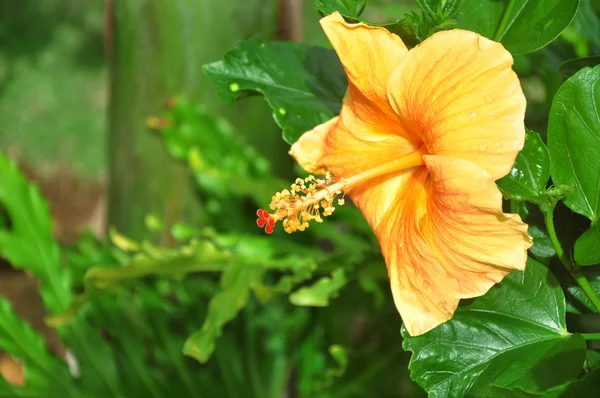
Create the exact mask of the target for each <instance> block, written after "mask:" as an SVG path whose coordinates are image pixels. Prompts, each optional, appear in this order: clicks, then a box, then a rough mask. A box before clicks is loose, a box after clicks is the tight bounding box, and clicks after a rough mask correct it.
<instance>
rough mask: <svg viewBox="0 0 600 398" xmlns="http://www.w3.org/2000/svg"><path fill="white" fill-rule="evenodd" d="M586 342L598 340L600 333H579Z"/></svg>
mask: <svg viewBox="0 0 600 398" xmlns="http://www.w3.org/2000/svg"><path fill="white" fill-rule="evenodd" d="M581 335H582V336H583V338H584V339H586V340H600V333H581Z"/></svg>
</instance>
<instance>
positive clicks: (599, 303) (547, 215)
mask: <svg viewBox="0 0 600 398" xmlns="http://www.w3.org/2000/svg"><path fill="white" fill-rule="evenodd" d="M541 210H542V212H543V213H544V222H545V223H546V229H547V230H548V237H549V238H550V241H551V242H552V246H553V247H554V251H555V252H556V255H557V256H558V258H559V260H560V262H561V263H562V264H563V265H564V266H565V269H566V270H567V271H568V272H569V273H570V274H571V276H572V277H573V279H575V281H577V283H578V284H579V286H580V287H581V290H583V292H584V293H585V295H586V296H587V297H588V299H589V300H590V301H591V303H592V304H593V306H594V308H595V309H596V312H600V298H598V295H596V292H594V289H593V288H592V285H591V284H590V281H588V279H587V278H586V276H585V275H584V274H583V272H581V270H580V269H578V268H577V267H576V266H575V264H573V262H572V261H571V259H570V258H569V256H568V255H567V254H566V253H565V251H564V249H563V247H562V246H561V244H560V241H559V240H558V236H557V235H556V229H555V228H554V206H549V207H548V208H546V209H544V208H541Z"/></svg>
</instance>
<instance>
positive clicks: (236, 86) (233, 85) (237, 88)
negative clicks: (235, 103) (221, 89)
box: [229, 82, 240, 93]
mask: <svg viewBox="0 0 600 398" xmlns="http://www.w3.org/2000/svg"><path fill="white" fill-rule="evenodd" d="M229 90H230V91H231V92H232V93H235V92H236V91H240V85H239V84H237V83H236V82H233V83H229Z"/></svg>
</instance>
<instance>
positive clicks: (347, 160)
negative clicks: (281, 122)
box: [290, 117, 416, 228]
mask: <svg viewBox="0 0 600 398" xmlns="http://www.w3.org/2000/svg"><path fill="white" fill-rule="evenodd" d="M415 149H416V148H415V147H414V146H413V145H412V144H410V143H407V141H406V140H405V139H404V138H402V137H400V136H397V135H390V136H387V137H386V138H385V139H383V140H380V141H365V140H361V139H359V138H357V137H356V136H354V135H352V134H350V132H349V131H348V129H347V128H346V127H345V125H344V123H343V122H342V121H341V120H340V118H339V117H336V118H333V119H331V120H330V121H328V122H326V123H323V124H321V125H319V126H317V127H316V128H315V129H313V130H311V131H309V132H306V133H304V134H303V135H302V136H301V137H300V138H299V139H298V141H296V143H294V145H292V148H291V150H290V154H291V155H292V156H293V157H294V158H295V159H296V161H297V162H298V163H299V164H300V166H302V168H304V169H305V170H306V171H308V172H309V173H315V174H324V173H325V170H327V171H329V172H330V173H331V174H332V175H333V176H334V178H336V179H342V178H348V177H351V176H354V175H357V174H359V173H361V172H363V171H365V170H368V169H371V168H373V167H376V166H378V165H380V164H383V163H387V162H389V161H392V160H395V159H397V158H398V157H400V156H402V155H404V154H407V153H410V152H412V151H414V150H415ZM409 174H410V173H408V172H404V171H399V172H398V173H396V174H391V175H390V174H388V175H383V176H380V177H377V178H373V179H370V180H366V181H365V182H363V183H361V184H358V185H356V186H355V187H353V188H352V189H350V190H348V192H347V194H348V196H350V198H351V199H352V201H353V202H354V203H355V204H356V205H357V206H359V207H360V208H361V209H362V211H363V214H364V215H365V217H366V219H367V221H368V222H369V223H370V225H371V227H372V228H375V227H376V226H377V224H378V223H379V220H380V218H381V216H383V214H384V213H385V212H386V211H387V209H388V207H389V206H390V204H391V203H392V202H393V201H394V200H395V198H396V192H397V190H398V187H399V186H400V185H401V184H402V182H403V181H405V180H406V179H407V178H408V176H409Z"/></svg>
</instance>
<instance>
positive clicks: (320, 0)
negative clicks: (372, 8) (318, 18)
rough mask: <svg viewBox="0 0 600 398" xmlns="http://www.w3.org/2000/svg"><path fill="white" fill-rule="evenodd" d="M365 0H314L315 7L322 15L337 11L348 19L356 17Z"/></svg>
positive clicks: (362, 8)
mask: <svg viewBox="0 0 600 398" xmlns="http://www.w3.org/2000/svg"><path fill="white" fill-rule="evenodd" d="M366 3H367V1H366V0H315V7H316V9H317V10H319V11H320V12H321V13H322V14H323V15H328V14H331V13H333V12H335V11H339V12H340V14H342V15H345V16H349V17H358V16H359V15H360V14H361V13H362V12H363V10H364V8H365V5H366Z"/></svg>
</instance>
